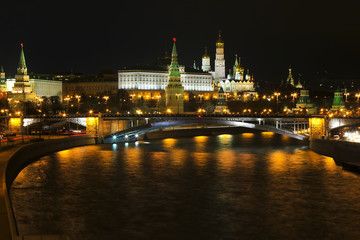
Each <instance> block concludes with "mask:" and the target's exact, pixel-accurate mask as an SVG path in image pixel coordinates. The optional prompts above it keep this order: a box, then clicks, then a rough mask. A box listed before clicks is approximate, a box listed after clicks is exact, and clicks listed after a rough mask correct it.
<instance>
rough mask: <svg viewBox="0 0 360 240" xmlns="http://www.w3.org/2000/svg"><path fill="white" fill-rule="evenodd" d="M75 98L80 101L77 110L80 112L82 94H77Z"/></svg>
mask: <svg viewBox="0 0 360 240" xmlns="http://www.w3.org/2000/svg"><path fill="white" fill-rule="evenodd" d="M75 98H76V99H77V101H78V111H77V113H79V112H80V99H81V96H80V95H76V96H75Z"/></svg>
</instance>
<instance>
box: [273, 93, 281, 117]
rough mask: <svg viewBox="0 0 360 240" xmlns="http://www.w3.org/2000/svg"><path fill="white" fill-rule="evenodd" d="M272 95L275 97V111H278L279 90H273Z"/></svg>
mask: <svg viewBox="0 0 360 240" xmlns="http://www.w3.org/2000/svg"><path fill="white" fill-rule="evenodd" d="M274 96H275V97H276V111H277V112H279V96H280V93H279V92H274Z"/></svg>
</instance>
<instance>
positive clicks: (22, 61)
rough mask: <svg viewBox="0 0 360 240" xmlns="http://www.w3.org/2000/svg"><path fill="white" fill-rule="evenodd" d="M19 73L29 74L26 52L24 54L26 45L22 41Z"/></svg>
mask: <svg viewBox="0 0 360 240" xmlns="http://www.w3.org/2000/svg"><path fill="white" fill-rule="evenodd" d="M17 73H18V74H27V68H26V62H25V54H24V45H23V44H22V43H21V50H20V58H19V66H18V68H17Z"/></svg>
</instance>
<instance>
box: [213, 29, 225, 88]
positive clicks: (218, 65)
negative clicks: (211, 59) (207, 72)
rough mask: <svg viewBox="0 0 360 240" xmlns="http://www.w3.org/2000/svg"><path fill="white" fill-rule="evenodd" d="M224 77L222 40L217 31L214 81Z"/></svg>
mask: <svg viewBox="0 0 360 240" xmlns="http://www.w3.org/2000/svg"><path fill="white" fill-rule="evenodd" d="M224 78H225V58H224V41H223V40H222V39H221V32H220V31H219V39H218V40H217V41H216V55H215V83H217V82H219V81H220V80H222V79H224Z"/></svg>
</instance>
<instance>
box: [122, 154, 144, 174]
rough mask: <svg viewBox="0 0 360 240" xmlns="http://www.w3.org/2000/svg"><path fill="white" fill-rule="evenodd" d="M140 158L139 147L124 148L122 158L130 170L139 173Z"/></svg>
mask: <svg viewBox="0 0 360 240" xmlns="http://www.w3.org/2000/svg"><path fill="white" fill-rule="evenodd" d="M142 158H143V157H142V150H140V149H139V148H125V151H124V160H125V163H126V165H127V167H128V169H129V171H130V172H133V173H137V174H139V168H140V165H141V159H142Z"/></svg>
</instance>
